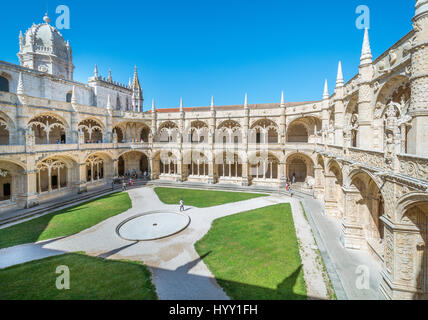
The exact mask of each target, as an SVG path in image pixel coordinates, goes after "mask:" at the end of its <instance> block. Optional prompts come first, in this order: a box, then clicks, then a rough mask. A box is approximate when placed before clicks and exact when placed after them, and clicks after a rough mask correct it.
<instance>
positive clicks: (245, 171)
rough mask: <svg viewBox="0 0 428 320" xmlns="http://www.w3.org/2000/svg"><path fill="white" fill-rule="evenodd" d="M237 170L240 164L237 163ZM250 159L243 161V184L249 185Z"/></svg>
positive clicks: (244, 185)
mask: <svg viewBox="0 0 428 320" xmlns="http://www.w3.org/2000/svg"><path fill="white" fill-rule="evenodd" d="M236 171H238V164H237V165H236ZM248 185H249V180H248V160H246V161H243V162H242V186H243V187H248Z"/></svg>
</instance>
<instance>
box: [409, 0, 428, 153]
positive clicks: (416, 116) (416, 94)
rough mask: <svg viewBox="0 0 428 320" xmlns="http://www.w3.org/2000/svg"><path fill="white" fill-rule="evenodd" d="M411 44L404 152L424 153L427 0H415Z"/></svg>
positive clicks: (427, 138)
mask: <svg viewBox="0 0 428 320" xmlns="http://www.w3.org/2000/svg"><path fill="white" fill-rule="evenodd" d="M413 29H414V32H415V37H414V41H413V42H412V44H413V46H412V48H411V59H412V76H411V78H410V85H411V99H410V108H409V113H410V115H411V116H412V117H413V119H412V129H411V130H410V132H409V137H408V138H409V140H410V141H412V143H411V144H410V146H411V148H410V150H408V153H412V154H417V155H420V156H425V157H426V156H428V130H427V128H428V94H427V92H428V0H417V1H416V11H415V17H414V18H413Z"/></svg>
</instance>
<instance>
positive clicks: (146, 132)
mask: <svg viewBox="0 0 428 320" xmlns="http://www.w3.org/2000/svg"><path fill="white" fill-rule="evenodd" d="M150 131H151V129H150V127H149V126H148V125H147V124H146V123H143V124H142V126H141V127H140V128H139V129H138V132H137V135H138V137H140V139H141V142H149V136H150Z"/></svg>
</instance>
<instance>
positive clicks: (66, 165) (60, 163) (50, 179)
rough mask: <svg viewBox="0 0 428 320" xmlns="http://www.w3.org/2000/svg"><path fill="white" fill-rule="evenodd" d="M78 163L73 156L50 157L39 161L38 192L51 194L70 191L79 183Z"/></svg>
mask: <svg viewBox="0 0 428 320" xmlns="http://www.w3.org/2000/svg"><path fill="white" fill-rule="evenodd" d="M77 163H78V161H77V160H76V159H75V158H74V157H72V156H71V155H65V154H57V155H50V156H48V157H45V158H44V159H41V160H39V161H37V164H36V170H37V177H36V181H37V192H38V193H39V194H45V193H47V194H50V193H52V192H54V191H56V192H59V191H61V189H70V188H72V187H73V183H75V182H77V181H79V172H78V165H77Z"/></svg>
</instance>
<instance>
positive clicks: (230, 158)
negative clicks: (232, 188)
mask: <svg viewBox="0 0 428 320" xmlns="http://www.w3.org/2000/svg"><path fill="white" fill-rule="evenodd" d="M242 160H243V159H242V156H240V155H239V153H238V152H232V151H220V152H217V153H216V156H215V164H216V174H217V176H218V178H219V180H220V182H222V181H223V182H229V183H238V182H240V181H241V178H242V176H243V172H242V169H243V166H242V164H243V161H242Z"/></svg>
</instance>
